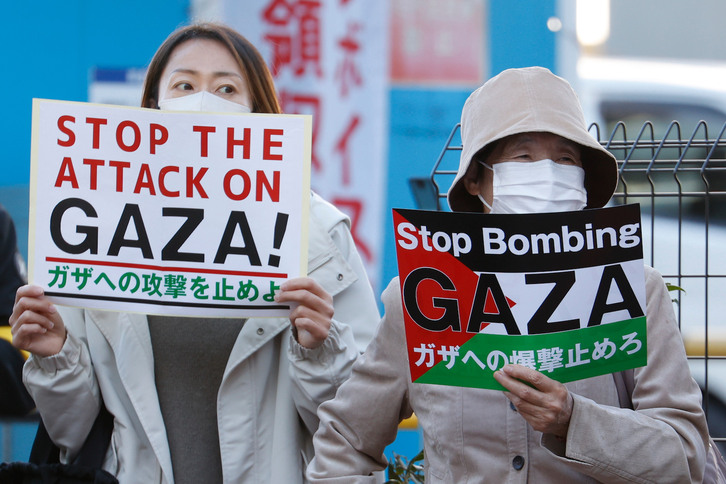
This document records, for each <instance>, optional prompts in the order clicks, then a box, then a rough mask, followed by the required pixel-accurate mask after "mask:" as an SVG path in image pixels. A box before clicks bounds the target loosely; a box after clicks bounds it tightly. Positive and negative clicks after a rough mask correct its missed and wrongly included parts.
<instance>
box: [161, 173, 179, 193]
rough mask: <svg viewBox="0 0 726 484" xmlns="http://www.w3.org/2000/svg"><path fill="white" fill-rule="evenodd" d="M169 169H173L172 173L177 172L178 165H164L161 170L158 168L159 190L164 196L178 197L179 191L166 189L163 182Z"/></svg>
mask: <svg viewBox="0 0 726 484" xmlns="http://www.w3.org/2000/svg"><path fill="white" fill-rule="evenodd" d="M170 171H173V172H174V173H179V167H178V166H165V167H163V168H162V169H161V170H159V191H160V192H161V194H162V195H164V196H165V197H178V196H179V192H178V191H176V192H172V191H170V190H167V189H166V185H165V184H164V178H166V174H167V173H169V172H170Z"/></svg>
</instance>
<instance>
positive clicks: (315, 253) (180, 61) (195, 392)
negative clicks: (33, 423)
mask: <svg viewBox="0 0 726 484" xmlns="http://www.w3.org/2000/svg"><path fill="white" fill-rule="evenodd" d="M144 84H145V85H144V93H143V101H142V105H143V106H145V107H151V108H161V109H170V110H179V109H182V110H206V111H215V112H250V111H252V112H264V113H279V112H280V108H279V103H278V101H277V98H276V97H275V91H274V86H273V82H272V77H271V76H270V73H269V71H268V69H267V66H266V65H265V63H264V61H263V60H262V58H261V56H260V55H259V53H258V52H257V50H256V49H255V48H254V47H253V46H252V45H251V44H250V43H249V42H248V41H247V40H246V39H244V38H243V37H242V36H241V35H239V34H238V33H236V32H235V31H233V30H231V29H229V28H227V27H224V26H221V25H215V24H202V25H193V26H189V27H185V28H182V29H180V30H178V31H176V32H174V33H172V34H171V35H170V36H169V38H167V39H166V41H165V42H164V43H163V44H162V45H161V47H160V48H159V49H158V51H157V53H156V54H155V56H154V58H153V59H152V61H151V63H150V65H149V69H148V73H147V77H146V79H145V83H144ZM310 214H311V215H310V227H309V253H308V257H309V260H308V270H309V277H301V278H297V279H291V280H289V281H287V282H286V283H285V284H283V285H282V288H281V291H280V292H279V293H278V294H277V296H276V299H277V301H278V302H287V303H293V304H297V307H296V308H295V309H294V310H293V311H292V312H291V314H290V318H289V320H288V319H286V318H285V319H274V318H251V319H248V320H246V321H245V320H230V319H224V320H223V319H213V318H208V319H192V318H177V317H164V316H145V315H138V314H125V313H114V312H105V311H90V310H82V309H69V308H58V309H56V308H55V307H54V306H53V304H51V303H50V302H49V301H47V299H45V297H44V296H43V291H42V289H41V288H40V287H38V286H24V287H22V288H20V289H19V290H18V293H17V296H16V302H15V307H14V311H13V314H12V316H11V318H10V321H11V324H12V326H13V336H14V340H13V341H14V344H15V345H16V346H17V347H19V348H22V349H26V350H28V351H30V352H31V353H32V356H31V358H30V359H29V361H28V363H27V365H26V367H25V370H24V373H25V381H26V386H27V387H28V388H29V390H30V392H31V394H32V395H33V397H34V399H35V401H36V403H37V406H38V409H39V411H40V413H41V415H42V417H43V421H44V423H45V424H46V427H47V429H48V432H49V434H50V436H51V437H52V439H53V441H54V442H55V443H56V444H57V445H58V446H59V447H60V448H61V450H62V458H63V459H71V458H73V456H74V454H75V453H76V452H77V451H78V449H79V448H80V447H81V445H82V444H83V441H84V439H85V438H86V436H87V434H88V431H89V429H90V427H91V425H92V423H93V420H94V418H95V416H96V415H97V413H98V411H99V408H100V405H101V402H103V404H105V406H106V408H107V409H108V410H109V412H110V413H111V414H112V415H113V416H114V430H113V436H112V440H111V446H110V448H109V451H108V452H107V455H106V459H105V462H104V466H103V467H104V469H106V470H108V471H110V472H111V473H113V474H114V475H116V476H117V477H118V479H119V481H120V482H121V483H125V482H127V483H139V482H144V483H174V482H176V483H183V482H190V483H191V482H193V483H199V482H210V483H211V482H260V483H276V482H280V483H295V482H302V481H303V472H304V468H305V465H306V463H307V461H308V460H309V459H310V458H311V457H312V444H311V435H312V433H313V432H314V431H315V429H316V428H317V424H318V420H317V417H316V415H315V412H316V409H317V406H318V405H319V404H320V403H321V402H323V401H325V400H327V399H329V398H332V397H333V395H334V394H335V391H336V389H337V386H338V385H339V384H340V383H341V382H342V381H343V380H345V379H346V378H347V376H348V374H349V371H350V367H351V365H352V363H353V361H355V359H356V358H357V356H358V355H359V353H360V351H362V350H363V348H364V347H365V346H366V344H367V342H368V341H369V340H370V338H371V337H372V334H373V331H374V327H373V325H374V324H375V321H377V319H378V311H377V308H376V304H375V300H374V296H373V292H372V290H371V287H370V285H369V283H368V281H367V278H366V276H365V273H364V270H363V267H362V263H361V261H360V258H359V256H358V254H357V252H356V250H355V247H354V244H353V240H352V237H351V234H350V232H349V227H348V226H349V221H348V219H347V218H346V217H345V216H344V215H343V214H341V213H340V212H339V211H338V210H336V209H335V208H334V207H333V206H332V205H330V204H328V203H327V202H325V201H324V200H322V199H321V198H320V197H319V196H317V195H315V194H313V195H312V197H311V210H310ZM333 316H335V318H333Z"/></svg>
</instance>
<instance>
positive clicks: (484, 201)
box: [476, 160, 494, 213]
mask: <svg viewBox="0 0 726 484" xmlns="http://www.w3.org/2000/svg"><path fill="white" fill-rule="evenodd" d="M477 162H478V163H479V164H480V165H481V166H483V167H484V168H487V169H489V170H491V172H492V173H494V168H492V167H491V166H489V165H487V164H486V163H484V162H483V161H479V160H477ZM476 196H477V198H478V199H479V200H480V201H481V203H483V204H484V206H485V207H486V208H488V209H489V213H491V212H492V206H491V205H489V204H488V203H487V201H486V200H484V197H482V196H481V193H477V194H476Z"/></svg>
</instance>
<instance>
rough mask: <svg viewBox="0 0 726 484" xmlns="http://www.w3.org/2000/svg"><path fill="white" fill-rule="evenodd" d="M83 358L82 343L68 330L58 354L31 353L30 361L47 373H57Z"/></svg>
mask: <svg viewBox="0 0 726 484" xmlns="http://www.w3.org/2000/svg"><path fill="white" fill-rule="evenodd" d="M80 358H81V343H80V341H78V339H76V337H75V336H73V335H72V334H71V333H70V331H67V330H66V340H65V342H64V343H63V347H62V348H61V350H60V351H59V352H58V354H55V355H51V356H37V355H33V354H31V355H30V358H29V359H28V362H29V363H30V364H34V365H35V366H37V367H38V368H40V369H41V370H43V371H44V372H46V373H55V372H57V371H59V370H67V369H69V368H72V367H74V366H75V365H77V364H78V361H79V360H80Z"/></svg>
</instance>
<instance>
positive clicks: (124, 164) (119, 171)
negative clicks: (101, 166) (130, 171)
mask: <svg viewBox="0 0 726 484" xmlns="http://www.w3.org/2000/svg"><path fill="white" fill-rule="evenodd" d="M108 166H112V167H114V168H116V191H117V192H123V191H124V169H125V168H129V167H130V166H131V163H129V162H128V161H113V160H111V161H109V162H108Z"/></svg>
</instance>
